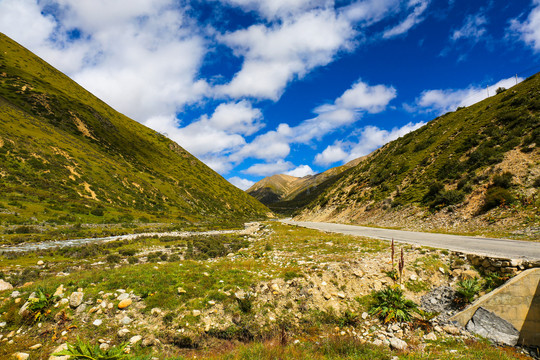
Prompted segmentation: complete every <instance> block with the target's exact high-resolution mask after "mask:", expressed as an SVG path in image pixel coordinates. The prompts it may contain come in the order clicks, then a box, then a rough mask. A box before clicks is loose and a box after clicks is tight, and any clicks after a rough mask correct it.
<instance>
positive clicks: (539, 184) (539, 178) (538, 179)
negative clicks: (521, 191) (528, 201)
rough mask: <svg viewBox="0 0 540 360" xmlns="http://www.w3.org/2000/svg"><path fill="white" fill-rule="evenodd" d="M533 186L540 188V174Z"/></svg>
mask: <svg viewBox="0 0 540 360" xmlns="http://www.w3.org/2000/svg"><path fill="white" fill-rule="evenodd" d="M533 186H534V187H535V188H537V189H538V188H540V176H539V177H537V178H536V179H535V180H534V182H533Z"/></svg>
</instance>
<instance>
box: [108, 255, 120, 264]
mask: <svg viewBox="0 0 540 360" xmlns="http://www.w3.org/2000/svg"><path fill="white" fill-rule="evenodd" d="M120 260H122V258H121V257H120V255H118V254H110V255H107V257H106V258H105V261H107V263H109V264H118V263H119V262H120Z"/></svg>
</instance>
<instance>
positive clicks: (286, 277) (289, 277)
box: [283, 271, 303, 281]
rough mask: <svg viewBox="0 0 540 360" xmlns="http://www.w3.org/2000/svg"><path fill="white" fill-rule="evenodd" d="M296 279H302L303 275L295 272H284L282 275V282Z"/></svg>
mask: <svg viewBox="0 0 540 360" xmlns="http://www.w3.org/2000/svg"><path fill="white" fill-rule="evenodd" d="M297 277H303V275H302V274H299V273H297V272H296V271H286V272H285V273H283V280H285V281H289V280H292V279H295V278H297Z"/></svg>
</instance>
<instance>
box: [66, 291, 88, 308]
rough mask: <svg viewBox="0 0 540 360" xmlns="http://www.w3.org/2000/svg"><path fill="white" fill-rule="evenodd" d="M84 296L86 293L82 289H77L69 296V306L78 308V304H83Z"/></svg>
mask: <svg viewBox="0 0 540 360" xmlns="http://www.w3.org/2000/svg"><path fill="white" fill-rule="evenodd" d="M83 298H84V293H83V292H81V291H75V292H74V293H73V294H71V296H70V297H69V306H71V307H73V308H76V307H77V306H79V305H81V303H82V301H83Z"/></svg>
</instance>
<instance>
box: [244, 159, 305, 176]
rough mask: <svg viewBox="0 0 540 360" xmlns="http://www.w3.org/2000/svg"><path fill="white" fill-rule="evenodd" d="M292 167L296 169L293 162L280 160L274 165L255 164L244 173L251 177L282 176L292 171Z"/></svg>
mask: <svg viewBox="0 0 540 360" xmlns="http://www.w3.org/2000/svg"><path fill="white" fill-rule="evenodd" d="M292 167H294V165H293V164H292V163H291V162H289V161H284V160H278V161H276V162H273V163H261V164H255V165H252V166H250V167H249V168H248V169H246V170H244V171H242V172H243V173H246V174H251V175H259V176H268V175H274V174H282V173H284V172H286V171H288V170H289V169H291V168H292Z"/></svg>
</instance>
